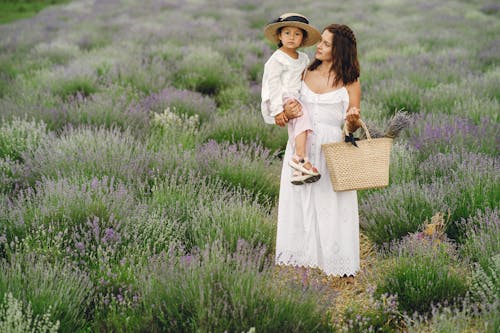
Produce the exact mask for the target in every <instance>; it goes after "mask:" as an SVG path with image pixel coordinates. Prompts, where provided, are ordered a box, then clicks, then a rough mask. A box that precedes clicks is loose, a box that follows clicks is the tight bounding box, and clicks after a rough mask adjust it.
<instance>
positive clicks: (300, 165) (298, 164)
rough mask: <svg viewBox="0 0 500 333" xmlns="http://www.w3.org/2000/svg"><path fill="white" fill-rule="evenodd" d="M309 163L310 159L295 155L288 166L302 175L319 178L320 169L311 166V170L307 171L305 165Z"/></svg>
mask: <svg viewBox="0 0 500 333" xmlns="http://www.w3.org/2000/svg"><path fill="white" fill-rule="evenodd" d="M308 162H309V159H308V158H307V157H304V158H303V159H301V158H300V157H298V156H297V155H294V156H293V157H292V159H291V160H290V161H288V164H289V165H290V166H291V167H292V168H294V169H295V170H298V171H300V172H302V173H305V174H308V175H312V176H318V175H319V172H318V169H316V168H315V167H314V166H313V165H312V164H311V169H306V168H305V167H304V165H305V164H307V163H308Z"/></svg>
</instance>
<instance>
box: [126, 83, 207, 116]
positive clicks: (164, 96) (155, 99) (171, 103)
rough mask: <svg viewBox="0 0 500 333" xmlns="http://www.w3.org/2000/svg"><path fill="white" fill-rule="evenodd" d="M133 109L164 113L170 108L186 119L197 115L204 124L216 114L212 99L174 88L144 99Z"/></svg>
mask: <svg viewBox="0 0 500 333" xmlns="http://www.w3.org/2000/svg"><path fill="white" fill-rule="evenodd" d="M132 108H133V109H134V110H137V111H139V110H140V111H141V112H146V113H150V112H155V113H162V112H163V111H164V110H165V109H167V108H170V110H171V111H174V112H175V113H177V114H178V115H184V116H186V117H192V116H194V115H197V116H198V117H199V119H200V121H201V122H202V123H204V122H207V121H208V120H210V119H211V117H212V116H213V115H214V114H215V112H216V105H215V102H214V101H213V100H212V99H211V98H210V97H208V96H203V95H202V94H200V93H197V92H194V91H190V90H185V89H184V90H181V89H176V88H172V87H169V88H165V89H162V90H161V91H160V92H158V93H153V94H151V95H149V96H147V97H146V98H143V99H142V100H141V101H140V102H138V103H136V105H134V106H133V107H132Z"/></svg>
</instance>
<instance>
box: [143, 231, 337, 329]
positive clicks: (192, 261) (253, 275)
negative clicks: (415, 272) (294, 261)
mask: <svg viewBox="0 0 500 333" xmlns="http://www.w3.org/2000/svg"><path fill="white" fill-rule="evenodd" d="M264 252H265V251H263V250H259V249H254V248H253V247H251V246H248V245H247V244H246V243H245V242H243V241H241V242H239V243H238V248H237V249H236V251H235V252H233V253H227V252H225V251H224V250H222V248H221V247H220V246H219V245H217V244H212V245H211V246H210V247H209V248H207V249H206V250H204V251H201V252H199V253H198V252H196V253H191V254H188V255H185V256H183V257H180V258H176V257H172V256H166V257H160V258H157V259H156V260H155V261H153V262H151V264H150V265H148V267H146V268H145V269H144V271H143V272H141V281H142V283H140V285H141V286H142V288H143V295H144V297H143V302H144V308H143V309H144V312H143V313H138V314H137V315H136V316H142V317H141V318H142V322H143V327H144V328H148V329H149V330H153V331H154V330H158V331H164V332H179V331H189V332H193V331H203V332H208V331H213V332H219V331H221V332H222V331H230V332H243V331H244V332H246V331H248V329H249V328H251V327H255V331H257V332H277V331H283V332H331V327H329V324H328V319H327V318H328V317H327V315H328V311H326V309H325V308H323V307H322V306H320V305H319V304H318V302H317V300H318V297H319V294H318V293H317V292H315V291H314V290H309V289H308V290H306V291H302V290H296V289H293V288H289V287H287V286H284V287H283V286H282V287H281V288H278V287H277V285H276V284H275V283H274V282H273V281H274V279H273V278H272V274H273V273H272V269H271V266H270V264H269V262H268V261H267V260H266V259H265V257H264V256H263V253H264Z"/></svg>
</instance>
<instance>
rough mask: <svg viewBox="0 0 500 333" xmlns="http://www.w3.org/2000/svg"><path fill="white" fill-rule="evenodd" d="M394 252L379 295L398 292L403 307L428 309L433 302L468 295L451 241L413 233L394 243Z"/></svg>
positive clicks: (404, 308) (401, 307) (380, 286)
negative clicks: (395, 244) (423, 236)
mask: <svg viewBox="0 0 500 333" xmlns="http://www.w3.org/2000/svg"><path fill="white" fill-rule="evenodd" d="M392 255H394V257H393V259H392V261H393V262H392V267H390V268H389V269H388V270H387V271H386V272H384V276H383V278H382V281H381V283H380V284H379V285H378V286H377V289H376V295H379V296H380V295H383V294H391V295H397V297H398V302H399V308H400V309H401V310H403V311H406V312H408V313H409V314H411V313H413V312H419V313H428V312H430V311H431V309H432V305H433V304H437V303H441V304H442V303H444V302H449V303H453V302H456V301H457V300H458V299H459V298H462V297H464V296H465V294H466V292H467V288H468V281H467V280H465V279H464V278H463V273H462V272H460V271H459V270H458V269H457V267H456V266H455V264H456V260H457V256H456V254H455V251H454V249H453V247H452V245H451V244H450V243H448V242H446V241H441V240H439V239H438V238H431V239H427V238H423V239H420V238H419V237H415V235H412V236H409V237H408V238H406V239H404V240H403V241H402V242H401V243H400V244H398V245H397V246H395V247H394V248H393V250H392Z"/></svg>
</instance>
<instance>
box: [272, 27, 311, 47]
mask: <svg viewBox="0 0 500 333" xmlns="http://www.w3.org/2000/svg"><path fill="white" fill-rule="evenodd" d="M282 27H297V28H300V29H303V30H305V31H307V39H306V40H305V41H304V42H303V44H302V46H303V47H307V46H312V45H314V44H316V43H317V42H319V41H320V39H321V33H320V32H319V30H318V29H316V28H315V27H313V26H312V25H309V24H306V23H302V22H295V21H283V22H276V23H270V24H268V25H266V27H265V28H264V35H265V36H266V38H267V39H268V40H269V41H271V42H272V43H274V44H278V43H279V41H280V40H279V38H278V34H277V31H278V29H279V28H282Z"/></svg>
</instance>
